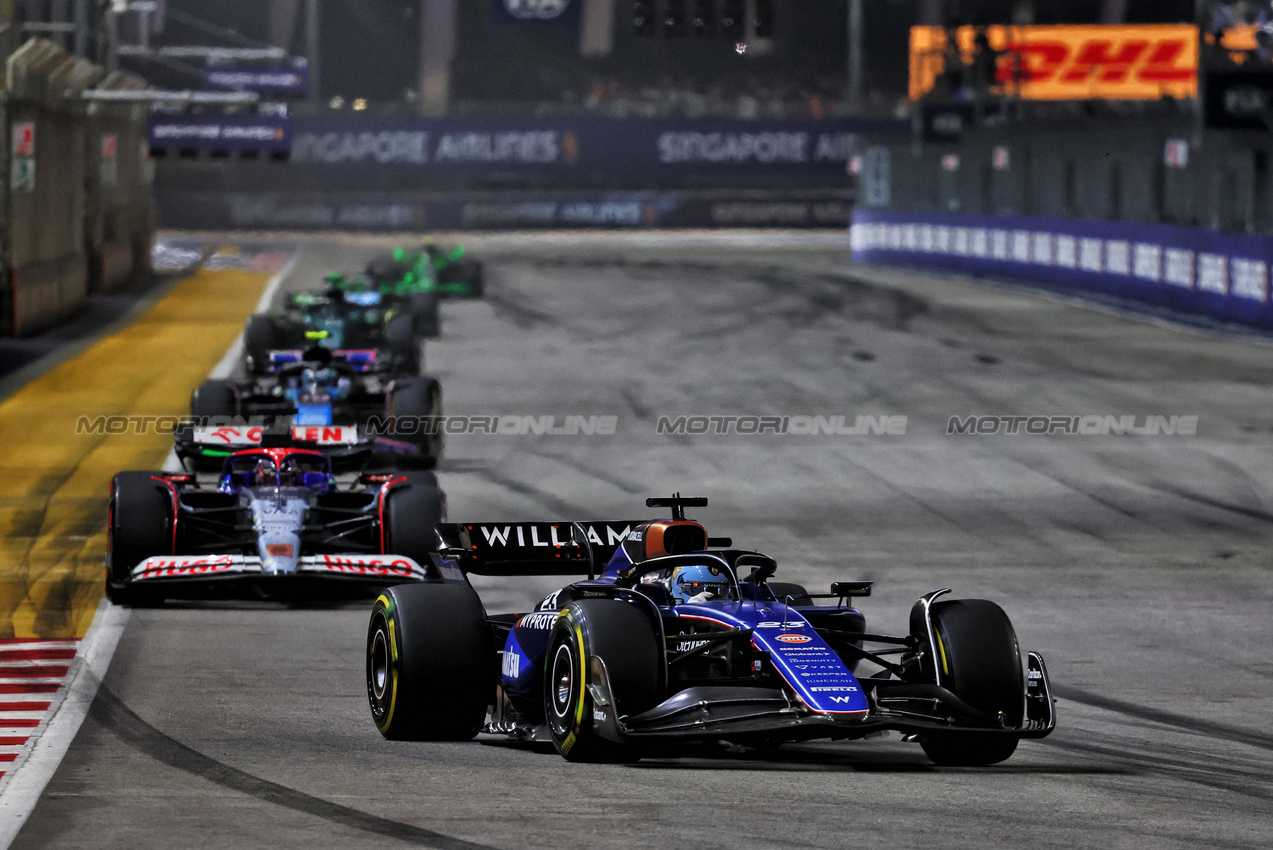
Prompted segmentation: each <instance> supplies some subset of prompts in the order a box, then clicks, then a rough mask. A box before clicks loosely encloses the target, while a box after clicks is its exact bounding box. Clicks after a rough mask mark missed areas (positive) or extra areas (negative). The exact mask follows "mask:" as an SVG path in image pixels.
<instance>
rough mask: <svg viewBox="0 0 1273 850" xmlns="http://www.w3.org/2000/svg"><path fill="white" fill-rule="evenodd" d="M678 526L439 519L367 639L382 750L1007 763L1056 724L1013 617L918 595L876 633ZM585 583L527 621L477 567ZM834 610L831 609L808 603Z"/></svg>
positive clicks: (759, 560) (967, 602)
mask: <svg viewBox="0 0 1273 850" xmlns="http://www.w3.org/2000/svg"><path fill="white" fill-rule="evenodd" d="M646 504H647V505H648V506H651V507H670V508H671V509H672V510H671V513H672V518H671V519H658V520H647V521H637V522H559V523H483V524H471V525H470V524H453V523H444V524H439V525H438V526H437V533H438V538H439V543H440V547H439V553H438V554H437V555H435V556H433V557H432V558H431V559H430V564H429V572H430V576H429V579H428V580H426V581H425V582H422V583H418V584H415V585H411V586H399V587H393V588H390V589H388V590H386V591H385V592H384V593H383V594H381V595H380V597H379V598H378V599H377V601H376V604H375V607H374V609H373V611H372V616H371V623H370V626H369V629H368V636H367V659H366V662H367V696H368V699H369V700H370V704H371V714H372V718H373V720H374V721H375V723H376V725H377V727H378V728H379V730H380V732H381V733H382V734H383V735H384V736H385V737H387V738H391V739H405V740H437V739H467V738H471V737H473V736H474V735H476V734H477V733H478V732H479V731H486V732H488V733H498V734H504V735H508V736H511V737H514V738H517V739H520V740H526V741H533V740H542V741H547V740H551V741H552V743H553V744H554V745H555V746H556V749H557V751H558V752H560V753H561V754H562V755H563V756H565V757H566V758H567V759H570V760H572V761H609V760H627V759H632V758H639V757H640V756H641V755H642V753H643V752H648V751H650V749H651V748H653V747H657V748H658V749H666V747H667V746H668V745H675V744H677V743H678V742H690V741H718V742H719V741H724V742H731V743H736V744H742V745H754V746H772V745H776V744H780V743H783V742H788V741H802V740H810V739H814V738H828V739H848V738H862V737H866V736H868V735H871V734H872V733H877V732H882V731H885V730H894V731H898V732H901V733H902V734H903V735H904V736H905V738H906V740H910V741H916V742H918V743H920V744H921V745H922V746H923V748H924V751H925V752H926V753H927V754H928V756H929V757H930V758H931V759H932V760H933V761H935V762H936V763H938V764H943V765H986V764H994V763H997V762H1000V761H1003V760H1004V759H1006V758H1008V757H1009V756H1010V755H1011V754H1012V753H1013V751H1014V750H1015V749H1016V747H1017V742H1018V741H1019V740H1020V739H1022V738H1042V737H1043V736H1045V735H1047V734H1049V733H1050V732H1051V731H1052V729H1053V727H1054V726H1055V724H1056V715H1055V709H1054V706H1053V700H1052V696H1051V692H1050V689H1049V684H1048V677H1047V669H1046V667H1045V666H1044V663H1043V658H1042V657H1041V656H1040V655H1039V654H1038V653H1034V652H1031V653H1028V654H1027V655H1026V657H1025V658H1024V659H1023V658H1022V654H1021V651H1020V649H1019V648H1018V645H1017V638H1016V633H1015V632H1014V630H1013V628H1012V624H1011V623H1010V622H1009V620H1008V617H1007V615H1005V614H1004V612H1003V610H1002V609H1001V608H1000V607H999V606H998V605H996V604H995V603H993V602H989V601H986V600H980V599H945V598H942V597H943V596H945V594H947V593H949V591H948V590H937V591H934V592H932V593H929V594H928V595H926V596H924V597H923V598H922V599H920V600H919V601H918V602H916V603H915V605H914V607H913V608H912V611H911V616H910V623H909V629H908V631H907V633H906V634H903V635H897V636H891V635H885V634H876V633H872V632H869V631H868V630H867V628H866V621H865V619H864V617H863V615H862V613H861V612H860V611H859V610H858V609H857V608H854V607H853V605H852V600H853V598H854V597H863V596H869V595H870V590H871V583H870V582H861V581H849V582H836V583H834V584H832V585H831V592H830V593H827V594H814V593H809V592H808V591H807V590H805V589H804V588H803V587H800V586H799V585H795V584H788V583H779V582H771V581H770V578H772V577H773V576H774V574H775V570H776V564H775V562H774V560H773V559H772V558H770V557H768V556H767V555H762V554H760V553H758V552H752V551H746V550H742V549H736V548H733V544H732V541H730V540H728V539H724V538H709V537H708V536H707V532H706V530H705V529H704V527H703V526H702V525H700V524H699V523H697V522H694V521H693V520H689V519H686V518H685V513H684V511H685V508H686V507H694V506H704V505H706V504H707V500H706V499H690V498H681V497H679V496H673V497H670V498H660V499H649V500H647V501H646ZM469 573H475V574H485V575H503V576H516V575H549V574H552V575H572V574H573V575H586V576H587V579H586V580H582V581H577V582H575V583H574V584H571V585H568V586H566V587H564V588H562V589H561V590H558V591H557V592H555V593H552V594H550V595H549V596H548V597H546V598H545V599H543V600H542V601H541V602H540V603H539V604H538V605H537V606H536V607H535V609H534V610H533V611H529V612H521V613H511V614H488V613H487V612H486V611H485V610H484V608H483V605H482V602H481V600H480V599H479V598H478V595H477V593H476V591H475V590H474V589H473V587H472V586H471V585H470V584H469V582H468V579H467V574H469ZM820 599H827V600H832V599H834V600H836V601H835V602H834V603H829V604H825V605H819V604H816V603H815V600H820Z"/></svg>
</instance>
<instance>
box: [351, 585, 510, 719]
mask: <svg viewBox="0 0 1273 850" xmlns="http://www.w3.org/2000/svg"><path fill="white" fill-rule="evenodd" d="M494 696H495V663H494V651H493V650H492V648H491V635H490V630H489V628H488V627H487V624H486V612H485V610H483V608H482V602H481V600H480V599H479V598H478V596H477V592H476V591H474V590H473V588H471V587H469V586H468V585H466V584H420V585H400V586H397V587H392V588H389V589H387V590H385V592H384V593H382V594H381V595H380V597H379V598H378V599H377V600H376V604H375V607H374V608H373V609H372V612H371V623H370V624H369V625H368V628H367V699H368V702H369V703H370V705H371V718H372V720H374V721H375V723H376V728H377V729H379V730H380V734H382V735H384V736H385V737H386V738H389V739H390V740H395V741H465V740H468V739H470V738H472V737H473V736H474V735H476V734H477V733H478V732H480V731H481V729H482V724H483V722H484V721H485V720H486V709H487V706H489V705H490V704H491V701H492V700H493V698H494Z"/></svg>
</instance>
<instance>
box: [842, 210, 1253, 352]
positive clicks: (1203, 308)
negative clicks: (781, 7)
mask: <svg viewBox="0 0 1273 850" xmlns="http://www.w3.org/2000/svg"><path fill="white" fill-rule="evenodd" d="M849 242H850V246H851V248H852V250H853V258H854V259H855V260H857V261H859V262H880V263H898V264H904V265H916V266H924V267H936V268H942V269H952V270H957V271H964V272H969V273H973V274H986V275H998V276H1002V277H1009V278H1015V279H1021V280H1028V281H1029V280H1032V281H1040V282H1042V283H1045V284H1049V285H1051V286H1054V287H1058V288H1062V289H1076V290H1085V291H1088V292H1094V293H1104V294H1109V295H1113V296H1117V297H1120V298H1128V299H1133V300H1136V301H1141V302H1145V303H1149V304H1156V305H1161V306H1165V307H1170V308H1173V309H1177V310H1184V311H1187V312H1193V313H1202V314H1206V315H1210V316H1215V317H1217V318H1222V319H1227V320H1232V321H1238V322H1244V323H1247V324H1252V325H1257V326H1259V327H1264V328H1273V303H1271V302H1270V294H1271V293H1270V269H1271V268H1273V239H1269V238H1267V237H1262V236H1248V235H1243V234H1234V233H1220V232H1217V231H1214V230H1204V229H1201V228H1192V227H1177V226H1174V225H1166V224H1151V223H1148V222H1135V221H1078V220H1071V219H1057V218H1042V217H1026V216H993V215H964V214H959V213H936V212H904V211H893V210H868V209H859V210H854V211H853V223H852V226H851V227H850V230H849Z"/></svg>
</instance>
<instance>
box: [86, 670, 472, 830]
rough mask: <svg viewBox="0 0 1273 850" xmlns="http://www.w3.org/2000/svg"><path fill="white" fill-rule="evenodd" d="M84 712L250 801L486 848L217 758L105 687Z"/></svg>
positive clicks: (141, 747)
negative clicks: (166, 730)
mask: <svg viewBox="0 0 1273 850" xmlns="http://www.w3.org/2000/svg"><path fill="white" fill-rule="evenodd" d="M90 717H92V719H93V720H94V721H95V722H97V723H98V724H99V725H101V726H103V727H104V728H106V729H108V730H110V732H111V733H112V734H114V735H115V736H117V737H118V738H119V739H120V740H122V741H123V742H124V743H126V744H128V745H129V746H130V747H132V748H134V749H135V750H137V751H139V752H141V753H143V754H145V755H147V756H149V757H150V758H153V759H155V760H156V761H159V762H162V763H163V764H166V765H168V766H169V767H174V768H177V769H178V770H182V771H185V772H186V773H189V774H191V775H193V776H197V777H199V778H201V779H204V780H207V781H208V782H212V783H214V784H216V785H219V786H221V787H222V788H227V789H229V790H231V791H237V792H239V793H242V794H246V795H248V796H250V797H252V798H253V799H256V800H263V801H266V802H269V803H271V804H273V805H276V806H282V807H284V808H288V809H292V810H293V811H297V812H301V813H304V814H308V815H312V816H314V817H318V818H322V819H323V820H326V821H329V822H331V823H333V824H336V825H338V826H342V827H346V828H349V829H355V830H358V831H360V832H366V833H371V834H374V835H381V836H384V837H385V838H390V839H397V840H398V841H400V842H401V843H403V844H409V845H413V846H416V847H433V848H437V850H492V848H491V847H490V846H489V845H486V844H477V843H474V842H472V841H465V840H463V839H461V838H453V837H451V836H449V835H443V834H442V833H440V832H434V831H433V830H431V829H425V828H424V827H420V826H415V825H414V824H409V823H402V822H401V821H395V820H391V819H389V818H384V817H380V816H378V815H373V814H369V813H367V812H363V811H359V810H358V809H354V808H350V807H349V806H342V805H340V804H339V803H333V802H330V801H328V800H323V799H321V798H319V797H314V796H311V795H309V794H306V793H304V792H302V791H297V790H296V789H294V788H288V787H287V786H285V785H280V784H278V783H277V782H271V781H269V780H268V779H261V778H260V777H258V776H253V775H252V774H250V773H247V772H245V771H242V770H239V769H237V768H234V767H231V766H230V765H228V764H225V763H223V762H219V761H217V760H216V759H214V758H211V757H209V756H206V755H204V754H203V753H201V752H199V751H198V750H195V749H192V748H191V747H188V746H186V745H185V744H183V743H181V742H180V741H178V740H176V739H174V738H170V737H169V736H167V735H165V734H164V733H163V732H161V731H159V730H158V729H156V728H155V727H154V726H151V725H150V724H149V723H147V722H146V721H145V720H143V719H142V718H141V717H139V716H138V715H137V714H136V713H134V712H133V710H132V709H130V708H129V707H128V706H127V705H125V704H124V702H123V701H122V700H120V698H119V697H117V696H115V694H113V693H111V692H110V691H109V690H107V689H106V688H102V689H100V690H99V691H98V692H97V701H96V702H95V703H93V708H92V709H91V711H90Z"/></svg>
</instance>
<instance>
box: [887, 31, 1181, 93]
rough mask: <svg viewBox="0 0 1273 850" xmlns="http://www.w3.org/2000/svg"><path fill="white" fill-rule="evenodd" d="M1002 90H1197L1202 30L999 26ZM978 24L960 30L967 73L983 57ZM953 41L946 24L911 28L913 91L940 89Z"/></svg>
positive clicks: (992, 40) (993, 38)
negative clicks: (979, 55) (938, 84)
mask: <svg viewBox="0 0 1273 850" xmlns="http://www.w3.org/2000/svg"><path fill="white" fill-rule="evenodd" d="M985 32H986V39H987V41H988V42H989V44H990V47H991V49H992V50H993V51H995V53H996V54H997V58H996V62H995V69H994V86H993V88H992V91H993V92H994V93H995V94H1004V95H1013V96H1016V97H1019V98H1021V99H1023V100H1094V99H1098V100H1157V99H1159V98H1161V97H1174V98H1192V97H1197V95H1198V28H1197V27H1195V26H1193V25H1192V24H1146V25H1121V24H1120V25H1110V26H1104V25H1095V24H1093V25H1086V26H1023V27H1010V26H993V27H987V28H986V30H985ZM975 39H976V30H974V29H973V28H972V27H960V28H959V29H958V30H956V31H955V42H956V45H957V46H958V50H959V56H960V58H961V61H962V62H963V63H964V65H965V66H966V68H965V71H966V74H967V73H971V71H972V68H973V67H974V66H973V63H974V61H975V57H976V52H977V51H976V44H975ZM950 52H951V51H950V50H949V42H948V35H947V31H946V30H944V29H942V28H941V27H912V28H911V53H910V96H911V99H912V100H918V99H919V98H920V97H922V96H923V95H924V94H926V93H927V92H929V91H931V90H932V89H933V86H934V85H935V84H936V81H937V78H938V77H939V76H940V75H941V74H942V72H943V71H944V70H945V67H946V62H947V59H948V54H949V53H950Z"/></svg>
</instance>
